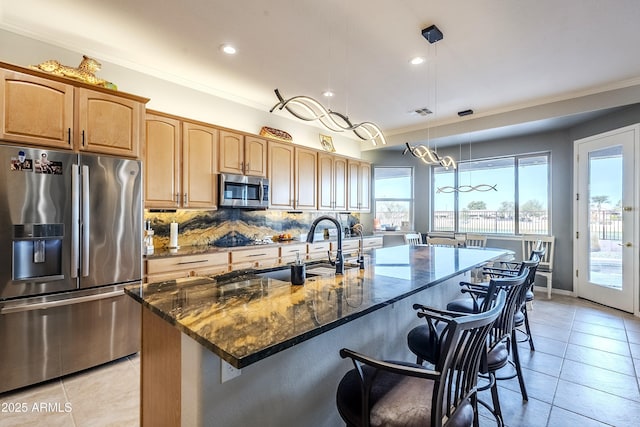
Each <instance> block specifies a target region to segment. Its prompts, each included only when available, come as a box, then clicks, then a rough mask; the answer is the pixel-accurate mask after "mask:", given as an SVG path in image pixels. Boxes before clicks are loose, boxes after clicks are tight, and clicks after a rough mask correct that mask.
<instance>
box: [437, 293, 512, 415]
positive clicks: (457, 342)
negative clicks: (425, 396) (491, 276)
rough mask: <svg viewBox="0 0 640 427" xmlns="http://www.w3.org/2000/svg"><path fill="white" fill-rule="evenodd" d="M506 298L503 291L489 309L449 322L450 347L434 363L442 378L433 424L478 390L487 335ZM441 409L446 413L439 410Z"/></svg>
mask: <svg viewBox="0 0 640 427" xmlns="http://www.w3.org/2000/svg"><path fill="white" fill-rule="evenodd" d="M506 300H507V293H506V292H504V291H500V292H499V293H498V294H497V298H496V299H495V304H494V306H493V307H492V308H491V309H490V310H488V311H485V312H482V313H476V314H469V315H464V316H461V317H456V318H454V319H452V322H451V323H450V324H449V325H448V326H447V329H448V331H447V334H446V340H445V343H444V347H445V348H446V349H447V351H446V352H445V353H444V354H443V356H444V357H440V359H439V360H438V363H437V364H436V366H435V371H436V372H441V373H442V378H441V379H440V381H437V382H436V384H435V386H434V395H433V397H432V404H431V408H432V411H433V412H435V413H432V424H431V425H440V424H437V423H438V421H439V420H442V418H443V416H446V417H447V418H450V417H451V415H453V412H454V409H455V408H457V407H458V406H460V404H461V403H462V402H463V401H465V400H466V399H469V397H470V396H471V395H473V394H474V393H476V391H477V381H478V371H479V369H480V361H481V360H482V357H483V356H484V355H485V352H486V347H485V345H486V340H487V336H488V335H489V334H490V332H491V331H492V329H493V325H494V324H495V322H496V321H497V319H498V318H499V317H500V315H501V313H502V312H503V311H504V307H505V304H506ZM442 410H444V413H439V412H440V411H442ZM434 422H435V423H436V424H434Z"/></svg>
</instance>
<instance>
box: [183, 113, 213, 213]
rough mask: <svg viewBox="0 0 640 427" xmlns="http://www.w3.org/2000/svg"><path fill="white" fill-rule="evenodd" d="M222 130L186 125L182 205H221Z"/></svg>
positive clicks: (203, 206) (197, 206)
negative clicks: (219, 133)
mask: <svg viewBox="0 0 640 427" xmlns="http://www.w3.org/2000/svg"><path fill="white" fill-rule="evenodd" d="M217 156H218V129H216V128H213V127H209V126H201V125H197V124H194V123H189V122H184V123H183V124H182V182H183V185H182V188H183V190H182V206H183V207H185V208H215V207H217V203H218V197H217V195H218V188H217V181H218V180H217V177H218V175H217V173H218V157H217Z"/></svg>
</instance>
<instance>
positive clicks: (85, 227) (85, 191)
mask: <svg viewBox="0 0 640 427" xmlns="http://www.w3.org/2000/svg"><path fill="white" fill-rule="evenodd" d="M89 216H90V215H89V166H87V165H82V277H87V276H88V275H89V231H90V230H91V227H90V226H91V224H90V221H89Z"/></svg>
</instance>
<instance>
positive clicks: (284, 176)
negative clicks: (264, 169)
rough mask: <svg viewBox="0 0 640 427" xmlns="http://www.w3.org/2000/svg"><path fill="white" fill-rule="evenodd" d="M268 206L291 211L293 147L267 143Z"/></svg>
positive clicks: (292, 196)
mask: <svg viewBox="0 0 640 427" xmlns="http://www.w3.org/2000/svg"><path fill="white" fill-rule="evenodd" d="M268 146H269V156H268V162H269V191H270V193H271V194H270V199H269V206H270V207H272V208H275V209H293V199H294V193H293V190H294V188H293V183H294V174H293V165H294V159H293V146H292V145H291V144H281V143H278V142H273V141H269V143H268Z"/></svg>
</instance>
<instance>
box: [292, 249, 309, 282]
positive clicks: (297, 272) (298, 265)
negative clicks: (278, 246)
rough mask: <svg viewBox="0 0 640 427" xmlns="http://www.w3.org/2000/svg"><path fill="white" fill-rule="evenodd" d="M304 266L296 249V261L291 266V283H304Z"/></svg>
mask: <svg viewBox="0 0 640 427" xmlns="http://www.w3.org/2000/svg"><path fill="white" fill-rule="evenodd" d="M306 274H307V273H306V266H305V264H304V263H303V262H302V260H301V259H300V251H296V261H295V263H294V264H293V265H292V266H291V284H292V285H304V280H305V276H306Z"/></svg>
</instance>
